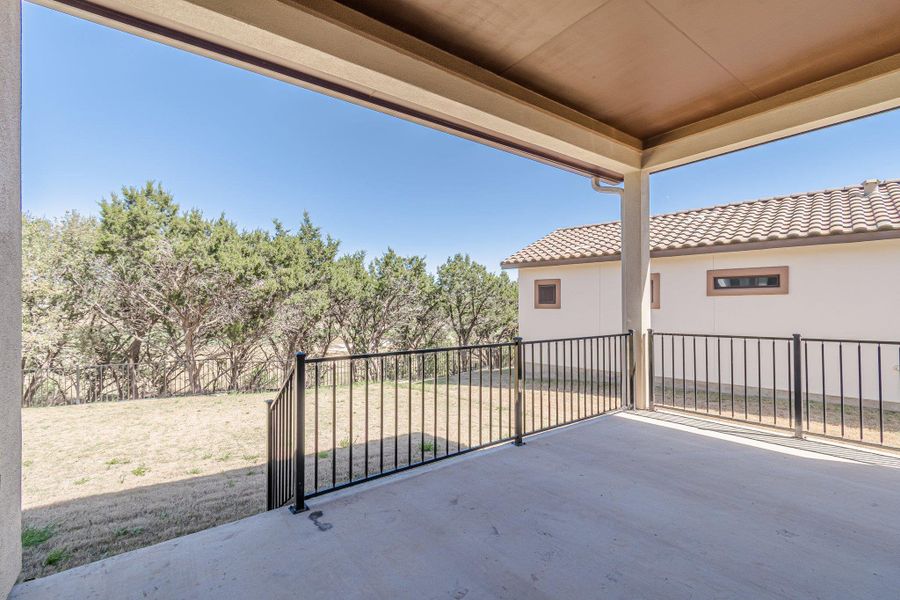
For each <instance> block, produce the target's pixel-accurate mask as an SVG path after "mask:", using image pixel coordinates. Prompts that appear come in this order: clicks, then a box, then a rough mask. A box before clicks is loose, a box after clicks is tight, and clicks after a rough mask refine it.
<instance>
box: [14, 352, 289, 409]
mask: <svg viewBox="0 0 900 600" xmlns="http://www.w3.org/2000/svg"><path fill="white" fill-rule="evenodd" d="M284 376H285V372H284V367H282V366H281V363H280V362H276V361H263V360H251V361H244V362H240V363H235V362H233V361H231V360H230V359H227V358H211V359H202V360H198V361H195V362H194V363H193V364H189V363H187V362H185V361H168V362H164V363H160V364H149V363H111V364H102V365H88V366H81V367H73V368H70V369H61V368H53V369H26V370H24V371H23V372H22V406H24V407H32V406H59V405H64V404H85V403H93V402H117V401H121V400H137V399H141V398H160V397H169V396H187V395H207V394H218V393H223V392H265V391H274V390H277V389H278V387H279V386H280V385H281V383H282V382H283V381H284Z"/></svg>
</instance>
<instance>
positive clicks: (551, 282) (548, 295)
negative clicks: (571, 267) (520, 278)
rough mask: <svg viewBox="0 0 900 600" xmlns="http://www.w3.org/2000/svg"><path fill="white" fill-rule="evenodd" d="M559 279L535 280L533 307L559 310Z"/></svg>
mask: <svg viewBox="0 0 900 600" xmlns="http://www.w3.org/2000/svg"><path fill="white" fill-rule="evenodd" d="M559 287H560V286H559V279H536V280H535V281H534V307H535V308H559V306H560V297H559V296H560V294H559V292H560V289H559Z"/></svg>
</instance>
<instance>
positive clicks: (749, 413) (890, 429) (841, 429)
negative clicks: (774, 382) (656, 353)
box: [654, 379, 900, 448]
mask: <svg viewBox="0 0 900 600" xmlns="http://www.w3.org/2000/svg"><path fill="white" fill-rule="evenodd" d="M654 392H655V402H656V404H657V405H659V406H670V407H673V408H678V409H685V410H689V411H692V412H693V411H696V412H700V413H707V414H710V415H715V416H723V417H728V418H735V419H738V420H742V421H743V420H746V421H749V422H752V423H762V424H763V425H775V426H779V427H787V428H790V427H791V420H790V419H791V415H792V412H793V411H792V410H791V405H792V401H791V398H790V397H789V396H788V394H787V392H784V391H778V393H777V394H776V396H775V397H774V399H773V395H772V392H771V390H759V389H758V388H755V387H748V388H747V390H746V396H747V399H746V402H745V400H744V388H743V387H742V386H735V388H734V394H732V393H731V389H730V387H729V386H728V385H724V384H723V386H722V392H721V393H719V391H718V388H717V387H716V386H715V384H713V385H711V386H710V389H709V393H708V394H707V390H706V389H705V388H704V387H703V386H702V385H699V384H698V388H697V393H696V394H695V393H694V391H693V382H691V381H682V380H680V379H678V380H675V382H674V384H673V383H672V381H671V380H667V381H666V387H665V393H663V389H662V385H661V384H660V383H659V380H657V383H656V386H655V387H654ZM803 411H804V430H805V431H807V432H809V433H811V434H813V435H827V436H829V437H835V438H843V439H845V440H847V441H849V442H860V441H861V442H865V443H867V444H879V445H884V446H887V447H890V448H900V404H898V403H897V402H885V403H884V406H883V410H879V407H878V404H877V402H874V401H872V400H865V401H864V402H863V405H862V414H861V415H860V407H859V400H858V399H856V398H845V399H844V403H843V411H842V410H841V401H840V398H837V397H833V396H827V397H826V398H824V402H823V398H822V395H821V394H809V397H808V398H807V396H806V395H805V394H804V396H803ZM842 412H843V414H842ZM860 416H862V428H860ZM823 417H824V418H823ZM807 422H808V425H807Z"/></svg>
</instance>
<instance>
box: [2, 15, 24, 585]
mask: <svg viewBox="0 0 900 600" xmlns="http://www.w3.org/2000/svg"><path fill="white" fill-rule="evenodd" d="M20 11H21V5H20V3H19V0H0V597H2V598H5V597H6V594H7V593H8V592H9V590H10V588H12V585H13V583H14V582H15V580H16V577H18V575H19V570H20V569H21V566H22V545H21V527H22V409H21V403H22V398H21V393H22V380H21V364H20V361H21V360H22V358H21V357H22V216H21V215H22V192H21V187H20V186H21V184H20V181H21V169H20V138H21V134H20V131H21V114H22V93H21V91H22V54H21V31H22V16H21V12H20Z"/></svg>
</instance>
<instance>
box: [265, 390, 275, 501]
mask: <svg viewBox="0 0 900 600" xmlns="http://www.w3.org/2000/svg"><path fill="white" fill-rule="evenodd" d="M274 504H275V503H274V501H273V499H272V400H266V510H272V509H273V508H275V506H274Z"/></svg>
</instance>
